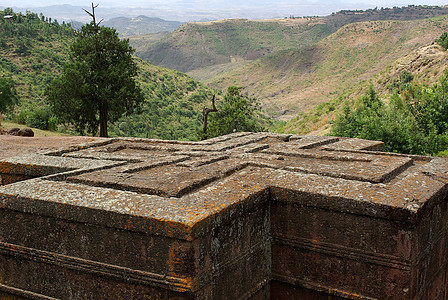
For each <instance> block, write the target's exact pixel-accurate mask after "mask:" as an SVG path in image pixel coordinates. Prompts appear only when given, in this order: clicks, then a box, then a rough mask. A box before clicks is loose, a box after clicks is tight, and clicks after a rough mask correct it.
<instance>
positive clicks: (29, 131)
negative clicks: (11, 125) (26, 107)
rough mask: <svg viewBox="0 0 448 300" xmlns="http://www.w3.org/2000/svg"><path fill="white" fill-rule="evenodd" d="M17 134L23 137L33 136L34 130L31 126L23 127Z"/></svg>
mask: <svg viewBox="0 0 448 300" xmlns="http://www.w3.org/2000/svg"><path fill="white" fill-rule="evenodd" d="M18 135H19V136H25V137H33V136H34V131H33V130H32V129H31V128H23V129H22V130H19V133H18Z"/></svg>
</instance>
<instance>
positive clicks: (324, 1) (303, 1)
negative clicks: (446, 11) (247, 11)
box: [0, 0, 448, 8]
mask: <svg viewBox="0 0 448 300" xmlns="http://www.w3.org/2000/svg"><path fill="white" fill-rule="evenodd" d="M91 3H92V1H91V0H78V1H76V2H73V1H67V0H17V1H5V0H0V6H3V7H8V6H15V7H42V6H49V5H61V4H71V5H73V6H90V5H91ZM94 3H95V4H97V3H100V5H101V6H104V7H146V8H154V7H156V6H160V5H163V6H165V5H167V4H168V5H174V6H177V7H187V6H194V7H199V6H217V7H221V6H224V5H230V7H231V8H234V7H241V6H264V5H266V4H267V3H271V4H280V5H290V6H301V5H312V6H319V5H329V4H334V3H339V4H341V5H344V4H349V5H353V6H354V7H356V6H372V7H374V6H378V7H381V6H383V7H394V6H407V5H409V4H415V5H425V4H426V5H448V1H440V0H423V1H422V0H413V1H406V0H374V1H373V0H366V1H359V0H295V1H285V0H269V1H266V0H243V1H241V0H239V1H235V0H230V1H229V0H164V1H163V0H152V1H151V0H127V1H122V0H102V1H94Z"/></svg>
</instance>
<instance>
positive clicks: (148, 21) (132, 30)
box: [101, 15, 183, 37]
mask: <svg viewBox="0 0 448 300" xmlns="http://www.w3.org/2000/svg"><path fill="white" fill-rule="evenodd" d="M182 24H183V23H181V22H177V21H166V20H163V19H161V18H151V17H147V16H142V15H141V16H137V17H135V18H126V17H118V18H113V19H110V20H107V21H104V22H102V23H101V25H104V26H107V27H113V28H115V29H117V32H118V33H119V35H120V36H121V37H129V36H134V35H144V34H148V33H159V32H165V31H166V32H172V31H174V30H176V29H177V28H178V27H179V26H180V25H182Z"/></svg>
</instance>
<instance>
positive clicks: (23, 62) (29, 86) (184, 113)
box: [0, 11, 216, 139]
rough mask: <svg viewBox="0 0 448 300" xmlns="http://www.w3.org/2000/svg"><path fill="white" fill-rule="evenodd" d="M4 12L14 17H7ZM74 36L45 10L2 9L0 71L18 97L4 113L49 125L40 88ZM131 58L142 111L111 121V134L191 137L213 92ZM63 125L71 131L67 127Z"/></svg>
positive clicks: (56, 68) (59, 64) (58, 68)
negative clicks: (136, 71)
mask: <svg viewBox="0 0 448 300" xmlns="http://www.w3.org/2000/svg"><path fill="white" fill-rule="evenodd" d="M6 14H11V15H13V16H14V18H13V19H12V20H11V21H6V20H5V19H4V18H3V16H4V15H6ZM73 38H74V34H73V29H72V28H71V27H70V26H69V25H67V24H62V25H60V24H57V23H56V22H55V21H51V20H50V19H48V18H46V17H45V16H43V15H37V14H34V13H29V14H27V15H23V14H20V13H19V14H16V13H14V12H12V11H0V75H1V76H5V77H11V78H12V79H13V80H14V81H15V83H16V89H17V92H18V94H19V96H20V99H21V100H20V103H19V105H18V106H17V107H16V108H15V111H14V112H12V113H10V114H8V116H9V117H10V119H13V120H18V121H20V122H23V123H27V125H28V126H33V125H36V123H38V124H40V125H42V124H43V125H42V126H44V127H45V126H48V124H47V123H48V120H49V117H50V116H51V111H50V109H49V106H48V105H47V103H46V102H45V98H44V90H45V87H46V86H47V84H48V83H49V82H51V80H52V79H53V78H55V77H56V76H58V74H60V72H61V71H62V69H63V66H64V64H65V63H66V62H67V61H68V59H69V47H70V44H71V43H72V41H73ZM135 59H136V60H137V61H138V65H139V68H140V71H139V77H138V79H137V80H138V82H139V84H140V86H141V88H142V90H143V92H144V96H145V99H146V102H145V104H144V105H143V107H142V114H141V115H137V116H131V117H129V118H123V119H121V120H120V121H119V122H118V123H117V125H116V126H111V128H110V134H111V135H112V136H117V135H122V136H138V137H151V138H164V139H195V138H196V133H197V132H198V131H199V130H200V126H201V116H202V115H201V110H202V106H203V105H205V104H204V102H206V101H209V100H210V99H211V97H212V95H213V94H214V93H216V92H215V91H213V90H211V89H210V88H208V87H206V86H204V85H203V84H201V83H199V82H197V81H195V80H194V79H193V78H191V77H189V76H187V75H185V74H182V73H180V72H177V71H173V70H168V69H164V68H160V67H156V66H154V65H151V64H149V63H147V62H144V61H142V60H140V59H138V58H135ZM31 121H32V122H31ZM62 129H63V130H65V131H67V132H72V131H71V129H70V127H62Z"/></svg>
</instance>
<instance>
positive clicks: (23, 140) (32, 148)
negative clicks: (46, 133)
mask: <svg viewBox="0 0 448 300" xmlns="http://www.w3.org/2000/svg"><path fill="white" fill-rule="evenodd" d="M99 139H101V138H97V137H87V136H67V137H65V136H64V137H62V136H51V137H21V136H11V135H0V159H4V158H6V157H11V156H18V155H23V154H29V153H35V152H37V151H40V150H55V149H59V148H64V147H69V146H73V145H78V144H84V143H88V142H92V141H96V140H99Z"/></svg>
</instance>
